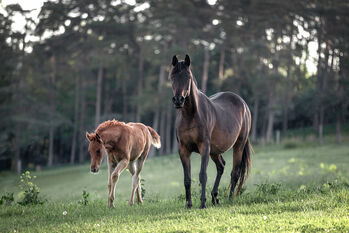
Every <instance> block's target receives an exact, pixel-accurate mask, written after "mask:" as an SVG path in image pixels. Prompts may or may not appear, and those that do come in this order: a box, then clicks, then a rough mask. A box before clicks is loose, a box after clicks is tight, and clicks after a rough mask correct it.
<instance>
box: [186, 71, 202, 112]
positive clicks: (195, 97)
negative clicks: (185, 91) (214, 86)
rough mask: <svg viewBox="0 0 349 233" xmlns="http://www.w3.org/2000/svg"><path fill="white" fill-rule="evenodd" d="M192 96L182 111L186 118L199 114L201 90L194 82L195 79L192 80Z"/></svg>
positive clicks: (190, 95)
mask: <svg viewBox="0 0 349 233" xmlns="http://www.w3.org/2000/svg"><path fill="white" fill-rule="evenodd" d="M190 82H191V85H190V94H189V98H188V101H186V102H185V104H184V107H183V109H182V114H183V116H185V117H193V116H194V114H195V113H197V112H198V107H199V104H198V101H199V89H198V87H197V86H196V84H195V82H194V78H193V77H192V78H191V81H190Z"/></svg>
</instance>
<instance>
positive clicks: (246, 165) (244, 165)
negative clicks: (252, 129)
mask: <svg viewBox="0 0 349 233" xmlns="http://www.w3.org/2000/svg"><path fill="white" fill-rule="evenodd" d="M251 152H252V147H251V144H250V140H249V139H247V141H246V144H245V147H244V150H243V152H242V159H241V163H240V165H239V173H240V174H239V177H240V179H239V186H238V188H237V190H236V195H238V194H239V193H240V190H241V188H242V185H243V184H244V181H245V180H246V179H247V177H248V175H249V172H250V165H251V159H250V155H251Z"/></svg>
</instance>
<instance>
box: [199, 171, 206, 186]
mask: <svg viewBox="0 0 349 233" xmlns="http://www.w3.org/2000/svg"><path fill="white" fill-rule="evenodd" d="M199 180H200V183H201V184H204V183H206V181H207V173H206V171H202V172H200V174H199Z"/></svg>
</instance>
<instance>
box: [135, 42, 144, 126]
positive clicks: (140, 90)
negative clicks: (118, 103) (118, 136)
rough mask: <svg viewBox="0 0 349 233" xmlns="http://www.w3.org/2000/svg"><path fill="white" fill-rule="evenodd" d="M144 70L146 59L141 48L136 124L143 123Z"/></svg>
mask: <svg viewBox="0 0 349 233" xmlns="http://www.w3.org/2000/svg"><path fill="white" fill-rule="evenodd" d="M143 68H144V57H143V49H142V48H140V51H139V60H138V81H137V97H138V98H137V107H136V122H141V114H142V104H143V103H142V101H141V97H142V95H143Z"/></svg>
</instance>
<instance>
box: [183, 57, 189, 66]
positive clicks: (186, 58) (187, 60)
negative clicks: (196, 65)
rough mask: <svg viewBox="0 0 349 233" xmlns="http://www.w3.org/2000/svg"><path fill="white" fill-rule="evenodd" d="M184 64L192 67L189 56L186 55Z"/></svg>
mask: <svg viewBox="0 0 349 233" xmlns="http://www.w3.org/2000/svg"><path fill="white" fill-rule="evenodd" d="M184 64H185V65H186V66H188V67H189V66H190V57H189V55H188V54H186V55H185V59H184Z"/></svg>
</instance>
